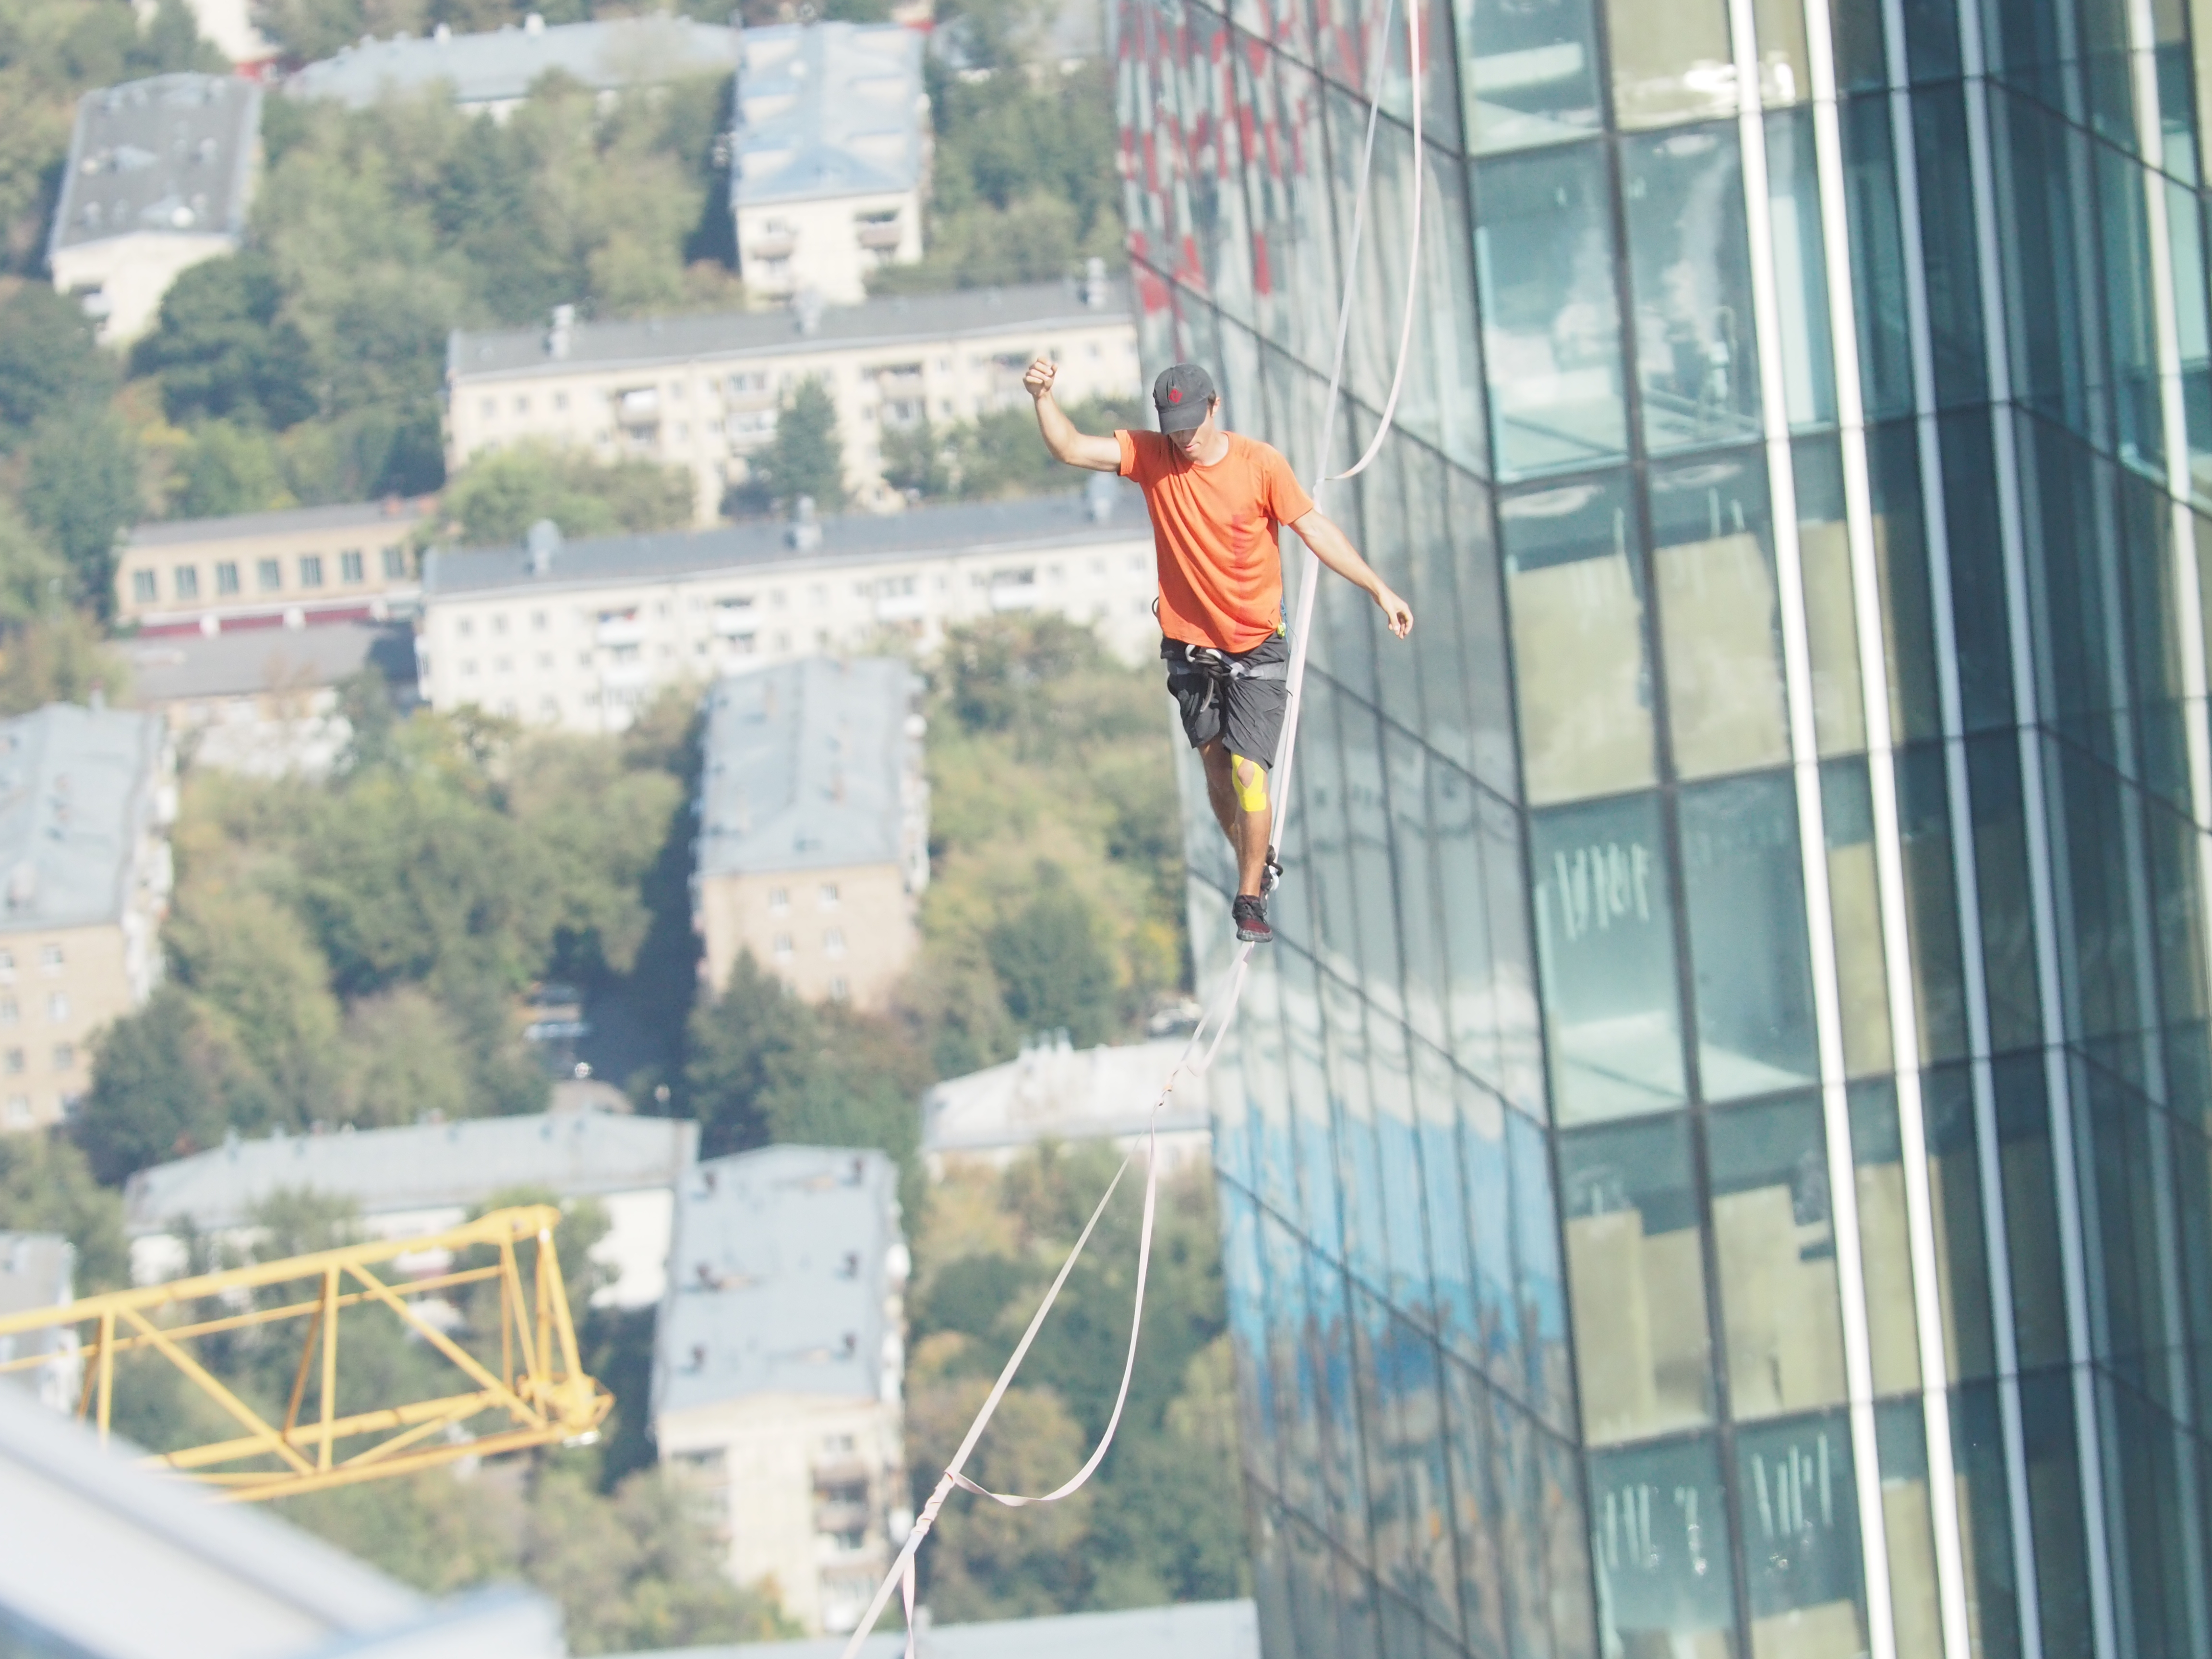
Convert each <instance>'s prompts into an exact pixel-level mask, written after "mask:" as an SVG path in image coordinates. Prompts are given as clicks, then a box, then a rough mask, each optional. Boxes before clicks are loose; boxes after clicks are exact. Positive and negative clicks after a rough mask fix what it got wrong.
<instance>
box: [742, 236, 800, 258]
mask: <svg viewBox="0 0 2212 1659" xmlns="http://www.w3.org/2000/svg"><path fill="white" fill-rule="evenodd" d="M798 246H799V234H798V233H797V232H796V231H789V230H763V231H757V232H756V233H755V234H753V236H752V237H751V238H750V240H748V241H747V242H746V243H745V253H744V257H745V258H746V259H747V260H748V261H750V260H753V259H788V258H791V256H792V254H793V252H796V251H797V249H798Z"/></svg>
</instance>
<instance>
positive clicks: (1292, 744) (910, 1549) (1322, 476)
mask: <svg viewBox="0 0 2212 1659" xmlns="http://www.w3.org/2000/svg"><path fill="white" fill-rule="evenodd" d="M1396 4H1397V0H1386V4H1385V7H1384V9H1383V18H1382V22H1381V26H1380V27H1379V28H1378V30H1377V31H1376V44H1375V46H1374V47H1373V49H1372V50H1371V54H1370V55H1371V57H1372V59H1373V62H1374V64H1375V76H1374V89H1373V93H1372V95H1371V96H1370V99H1369V100H1368V109H1367V135H1366V142H1365V143H1364V146H1363V148H1362V150H1361V154H1360V160H1359V188H1358V193H1357V196H1356V197H1355V198H1354V204H1353V209H1352V241H1351V246H1350V251H1349V255H1348V257H1347V258H1346V264H1345V286H1344V302H1343V306H1342V308H1341V310H1340V313H1339V314H1338V318H1337V326H1336V353H1335V361H1334V363H1333V364H1332V365H1331V368H1330V370H1329V380H1328V404H1327V405H1326V408H1325V410H1324V411H1323V414H1322V430H1321V442H1320V445H1319V447H1318V448H1317V449H1316V453H1315V458H1314V465H1313V469H1312V473H1311V476H1312V477H1314V479H1315V480H1316V495H1318V494H1319V490H1320V486H1322V485H1323V484H1326V483H1334V482H1340V481H1342V480H1344V479H1347V478H1354V477H1358V475H1359V474H1360V473H1362V472H1364V471H1366V469H1367V465H1368V463H1369V462H1370V461H1372V460H1373V459H1375V457H1376V455H1377V454H1378V453H1381V451H1382V447H1383V440H1384V439H1385V438H1387V437H1388V436H1389V434H1390V428H1391V424H1392V422H1393V421H1394V420H1395V417H1396V416H1397V411H1398V398H1399V394H1400V393H1401V392H1402V391H1403V390H1404V389H1405V384H1406V363H1407V358H1408V357H1409V356H1410V355H1411V347H1412V343H1413V315H1414V313H1413V301H1414V296H1415V294H1416V292H1417V291H1418V289H1419V275H1420V250H1421V196H1422V179H1423V174H1424V172H1425V168H1424V165H1423V161H1424V151H1423V149H1422V143H1421V91H1422V88H1421V78H1422V70H1421V29H1420V9H1419V8H1420V0H1407V10H1406V47H1407V65H1408V68H1409V70H1410V73H1411V78H1412V84H1413V211H1412V216H1411V218H1412V223H1411V227H1410V230H1409V235H1408V240H1407V251H1406V301H1405V313H1404V317H1403V319H1402V320H1401V323H1400V325H1399V331H1398V365H1397V368H1396V370H1395V373H1394V374H1393V375H1392V376H1391V380H1390V395H1389V398H1388V400H1387V401H1386V402H1385V403H1384V404H1383V414H1382V418H1381V419H1380V420H1379V421H1378V422H1376V428H1375V436H1374V438H1373V440H1372V441H1370V443H1369V444H1368V446H1367V449H1366V453H1364V454H1362V455H1361V456H1360V458H1359V459H1358V460H1357V461H1355V462H1353V463H1352V465H1351V466H1350V467H1348V468H1346V470H1345V471H1342V472H1340V473H1338V474H1336V475H1335V477H1334V478H1333V479H1332V478H1330V477H1328V476H1327V475H1326V473H1325V471H1324V469H1325V468H1326V467H1327V465H1328V453H1329V448H1330V446H1331V444H1332V443H1333V441H1334V437H1335V431H1336V410H1337V403H1338V398H1339V394H1340V392H1341V389H1342V386H1343V383H1344V359H1345V352H1346V345H1347V343H1348V341H1349V338H1350V335H1351V329H1352V299H1353V296H1354V295H1355V293H1356V292H1357V289H1358V268H1359V247H1360V241H1361V238H1362V235H1363V234H1364V229H1365V224H1366V216H1367V189H1368V184H1369V181H1370V179H1371V178H1372V176H1373V168H1374V161H1375V134H1376V124H1377V121H1378V119H1379V118H1380V116H1381V114H1382V110H1383V72H1384V70H1385V69H1386V68H1387V64H1386V61H1385V53H1384V52H1383V42H1386V41H1387V40H1389V28H1390V22H1391V19H1392V17H1393V15H1395V9H1396ZM1301 572H1302V575H1301V580H1300V583H1299V593H1298V617H1297V627H1296V628H1295V629H1293V630H1292V642H1291V662H1290V669H1289V693H1290V695H1289V700H1288V703H1287V706H1286V707H1285V710H1284V717H1283V734H1282V737H1281V739H1280V740H1279V743H1278V745H1277V748H1276V752H1275V775H1276V787H1275V791H1274V793H1275V799H1276V800H1277V802H1278V805H1277V808H1276V819H1275V825H1274V829H1275V844H1276V846H1277V847H1280V846H1282V845H1283V844H1284V838H1283V835H1282V826H1283V824H1284V823H1285V822H1286V821H1287V819H1288V817H1289V816H1290V802H1291V795H1290V776H1291V765H1292V763H1293V762H1294V760H1295V759H1296V757H1297V732H1298V714H1299V707H1300V703H1301V702H1302V693H1303V691H1304V684H1305V669H1306V647H1307V641H1308V640H1309V639H1310V636H1311V634H1312V629H1313V611H1314V596H1315V594H1316V592H1317V590H1318V589H1319V587H1320V585H1321V584H1320V573H1321V561H1320V560H1319V558H1317V557H1316V556H1315V554H1314V552H1313V550H1311V549H1310V548H1309V549H1308V550H1307V551H1306V556H1305V558H1304V562H1303V563H1302V565H1301ZM1270 857H1271V858H1272V857H1273V853H1272V851H1271V853H1270ZM1252 948H1253V947H1252V946H1251V945H1239V946H1238V947H1237V953H1236V955H1235V956H1234V957H1232V958H1231V963H1230V969H1229V972H1228V974H1227V975H1226V976H1225V978H1224V979H1223V981H1222V982H1221V986H1220V988H1219V989H1218V991H1217V992H1216V993H1215V994H1214V1000H1213V1006H1212V1007H1211V1008H1209V1009H1208V1010H1207V1011H1206V1014H1205V1016H1204V1018H1201V1019H1200V1021H1199V1023H1198V1024H1197V1026H1196V1027H1195V1028H1194V1030H1192V1032H1191V1034H1190V1039H1189V1041H1188V1042H1185V1043H1184V1044H1183V1048H1182V1054H1179V1055H1178V1056H1177V1057H1176V1063H1175V1064H1174V1066H1171V1067H1170V1068H1169V1071H1168V1076H1167V1081H1166V1082H1165V1083H1164V1084H1163V1085H1161V1087H1160V1092H1159V1097H1158V1099H1157V1100H1155V1101H1154V1102H1153V1103H1152V1115H1151V1117H1150V1118H1149V1119H1148V1120H1147V1121H1146V1129H1145V1209H1144V1220H1143V1225H1142V1227H1141V1229H1140V1231H1139V1234H1138V1242H1137V1284H1136V1291H1135V1297H1134V1305H1133V1307H1132V1309H1131V1311H1130V1315H1129V1348H1128V1353H1127V1357H1126V1358H1124V1359H1123V1360H1122V1363H1121V1388H1120V1389H1119V1391H1118V1392H1116V1394H1115V1396H1114V1410H1113V1413H1112V1415H1111V1416H1110V1417H1109V1418H1108V1419H1107V1422H1106V1431H1105V1432H1104V1433H1103V1434H1102V1435H1101V1436H1100V1437H1099V1438H1098V1444H1097V1449H1095V1450H1093V1451H1092V1452H1091V1455H1090V1457H1089V1458H1088V1459H1087V1460H1085V1463H1084V1465H1083V1467H1082V1468H1079V1469H1078V1470H1077V1471H1076V1472H1075V1473H1074V1474H1073V1475H1071V1476H1069V1477H1068V1479H1067V1480H1065V1481H1063V1482H1062V1483H1061V1484H1060V1486H1056V1487H1054V1489H1053V1490H1052V1491H1050V1492H1045V1493H1043V1494H1042V1495H1041V1496H1039V1497H1035V1498H1028V1497H1023V1496H1020V1495H1018V1494H1016V1493H1011V1492H993V1491H992V1490H991V1489H990V1488H989V1487H987V1486H982V1485H981V1484H979V1483H978V1482H976V1481H974V1480H969V1478H968V1477H967V1476H966V1475H965V1474H962V1473H961V1471H962V1469H963V1468H965V1467H966V1465H967V1462H968V1459H969V1455H970V1454H972V1453H973V1452H974V1451H975V1446H976V1443H977V1442H978V1441H980V1440H981V1439H982V1437H983V1431H984V1430H985V1429H986V1428H987V1427H988V1426H989V1425H990V1422H991V1419H992V1416H993V1415H994V1413H996V1412H997V1411H998V1409H999V1402H1000V1401H1001V1400H1003V1399H1004V1398H1006V1390H1007V1389H1009V1388H1010V1387H1012V1384H1013V1381H1014V1377H1015V1375H1016V1374H1017V1373H1018V1371H1019V1370H1021V1368H1022V1361H1023V1360H1024V1359H1025V1358H1028V1356H1029V1351H1030V1344H1031V1343H1032V1342H1034V1341H1035V1340H1036V1334H1037V1333H1038V1332H1039V1331H1040V1330H1042V1328H1044V1322H1045V1317H1046V1316H1047V1315H1048V1314H1049V1313H1051V1311H1052V1308H1053V1304H1054V1302H1056V1301H1058V1300H1059V1299H1060V1288H1061V1286H1063V1285H1066V1283H1067V1276H1068V1274H1069V1273H1072V1272H1073V1271H1074V1268H1075V1264H1076V1261H1077V1260H1078V1259H1079V1257H1080V1256H1081V1255H1083V1248H1084V1246H1085V1245H1086V1244H1088V1243H1090V1242H1091V1233H1092V1232H1093V1231H1096V1229H1097V1225H1098V1222H1099V1219H1100V1218H1101V1217H1103V1215H1104V1214H1105V1213H1106V1206H1107V1205H1108V1204H1109V1202H1111V1201H1112V1200H1113V1197H1114V1194H1115V1193H1116V1192H1117V1191H1119V1190H1120V1188H1121V1177H1122V1176H1125V1175H1127V1173H1128V1172H1129V1165H1130V1164H1131V1162H1132V1161H1133V1159H1134V1158H1135V1157H1136V1154H1135V1153H1134V1152H1131V1153H1130V1154H1129V1155H1128V1156H1127V1157H1126V1158H1123V1159H1122V1160H1121V1167H1120V1168H1119V1169H1117V1170H1115V1171H1114V1178H1113V1180H1111V1181H1110V1182H1107V1184H1106V1190H1105V1192H1104V1193H1103V1194H1102V1195H1101V1196H1100V1198H1099V1200H1098V1203H1097V1207H1096V1208H1095V1209H1093V1210H1092V1211H1091V1218H1090V1220H1088V1221H1086V1222H1085V1223H1084V1225H1083V1231H1082V1232H1081V1233H1080V1234H1079V1235H1078V1237H1077V1238H1076V1241H1075V1244H1074V1248H1073V1249H1070V1250H1069V1251H1068V1253H1067V1259H1066V1261H1063V1262H1061V1263H1060V1272H1059V1273H1057V1274H1055V1275H1054V1278H1053V1281H1052V1285H1051V1287H1050V1288H1049V1289H1048V1290H1047V1291H1045V1294H1044V1299H1043V1301H1042V1302H1041V1303H1039V1304H1037V1310H1036V1313H1035V1314H1034V1315H1033V1316H1031V1317H1030V1322H1029V1328H1028V1329H1026V1330H1024V1332H1023V1333H1022V1340H1020V1341H1019V1342H1018V1343H1017V1344H1015V1346H1014V1351H1013V1352H1012V1354H1010V1355H1008V1356H1007V1358H1006V1366H1005V1368H1004V1369H1003V1370H1000V1373H999V1380H998V1381H997V1382H996V1383H993V1384H992V1386H991V1392H990V1394H989V1395H988V1396H987V1397H986V1399H985V1400H984V1401H983V1405H982V1409H981V1410H980V1411H978V1412H977V1413H975V1421H974V1422H972V1423H970V1424H969V1425H968V1433H967V1436H966V1437H964V1438H963V1440H962V1441H961V1443H960V1449H959V1450H957V1452H955V1453H954V1454H953V1455H952V1460H951V1462H949V1463H947V1464H946V1465H945V1473H944V1474H943V1475H941V1476H940V1477H939V1480H938V1482H937V1485H936V1486H935V1487H934V1488H933V1490H932V1491H931V1492H930V1494H929V1501H928V1502H927V1503H926V1504H923V1505H922V1506H921V1514H919V1515H917V1516H915V1519H914V1524H913V1525H912V1526H911V1527H909V1528H908V1530H907V1535H906V1538H905V1540H904V1541H902V1543H901V1545H900V1547H899V1553H898V1556H897V1559H895V1560H894V1561H893V1562H892V1563H891V1565H890V1571H887V1572H886V1573H885V1574H884V1580H883V1583H880V1584H878V1586H877V1587H876V1593H875V1596H874V1598H873V1599H872V1601H870V1602H869V1603H868V1609H867V1611H866V1613H864V1614H862V1615H861V1618H860V1623H859V1624H858V1625H856V1626H854V1630H853V1635H852V1639H851V1640H850V1641H849V1642H848V1643H847V1644H845V1652H844V1656H843V1659H858V1655H859V1653H860V1644H862V1643H863V1642H865V1641H866V1640H867V1638H868V1636H869V1633H870V1632H872V1631H873V1630H874V1629H875V1627H876V1621H877V1620H878V1619H880V1618H881V1617H882V1616H883V1612H884V1606H885V1605H886V1604H887V1603H888V1602H889V1601H890V1597H891V1594H892V1592H893V1591H894V1590H896V1591H897V1592H898V1594H899V1596H900V1600H901V1602H902V1606H903V1607H904V1608H905V1611H906V1659H915V1647H914V1638H915V1630H914V1613H915V1572H914V1562H915V1553H916V1552H917V1551H919V1550H920V1549H921V1541H922V1540H923V1539H925V1538H927V1536H928V1535H929V1531H930V1528H932V1527H933V1526H935V1525H936V1524H937V1517H938V1516H939V1514H940V1513H941V1512H942V1511H943V1510H944V1508H945V1499H946V1498H950V1497H951V1495H952V1491H953V1488H955V1487H956V1486H957V1487H958V1488H960V1489H961V1490H962V1491H964V1492H973V1493H974V1494H975V1496H977V1497H978V1498H988V1499H990V1500H991V1501H992V1502H993V1503H994V1504H1004V1505H1006V1507H1007V1508H1008V1509H1024V1508H1027V1507H1028V1506H1030V1504H1051V1503H1056V1502H1058V1501H1059V1500H1060V1498H1066V1497H1067V1496H1069V1495H1070V1494H1071V1493H1073V1492H1076V1491H1077V1490H1078V1489H1079V1488H1080V1487H1081V1486H1083V1485H1084V1483H1085V1482H1086V1481H1088V1480H1090V1479H1091V1476H1092V1475H1093V1474H1096V1473H1097V1469H1098V1466H1099V1464H1100V1463H1101V1462H1103V1461H1104V1459H1105V1456H1106V1452H1107V1449H1108V1448H1109V1447H1110V1446H1112V1444H1113V1443H1114V1436H1115V1431H1116V1430H1118V1429H1119V1428H1120V1427H1121V1413H1122V1409H1123V1408H1124V1407H1126V1406H1127V1404H1128V1401H1129V1383H1130V1379H1131V1377H1132V1376H1134V1375H1135V1372H1136V1368H1137V1333H1138V1329H1139V1327H1140V1326H1141V1325H1142V1323H1143V1321H1144V1313H1145V1282H1146V1277H1147V1275H1148V1273H1150V1270H1151V1267H1152V1222H1153V1218H1154V1216H1155V1215H1156V1214H1157V1212H1158V1197H1159V1120H1160V1112H1161V1109H1163V1108H1164V1107H1165V1106H1166V1105H1167V1103H1168V1099H1169V1097H1170V1096H1171V1095H1173V1094H1174V1092H1175V1087H1176V1082H1177V1081H1178V1080H1179V1079H1182V1078H1184V1077H1202V1076H1204V1075H1205V1074H1206V1072H1208V1071H1209V1070H1211V1069H1212V1065H1213V1060H1214V1057H1215V1056H1216V1055H1217V1054H1219V1053H1220V1052H1221V1042H1222V1039H1223V1038H1224V1037H1225V1036H1228V1034H1229V1028H1230V1025H1231V1023H1232V1022H1233V1021H1234V1020H1235V1019H1236V1017H1237V1005H1238V1003H1239V1002H1240V1001H1241V1000H1243V994H1244V980H1245V973H1246V970H1247V969H1248V968H1249V966H1250V965H1251V960H1252ZM1209 1026H1211V1027H1212V1039H1211V1041H1209V1042H1207V1043H1206V1052H1205V1054H1204V1055H1203V1057H1202V1058H1200V1059H1198V1060H1195V1061H1194V1060H1193V1059H1192V1056H1193V1054H1194V1052H1195V1051H1196V1050H1197V1048H1198V1047H1199V1042H1200V1039H1201V1038H1203V1037H1205V1036H1206V1035H1207V1028H1208V1027H1209Z"/></svg>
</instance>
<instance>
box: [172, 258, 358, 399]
mask: <svg viewBox="0 0 2212 1659" xmlns="http://www.w3.org/2000/svg"><path fill="white" fill-rule="evenodd" d="M283 297H284V296H283V286H282V284H281V283H279V281H278V279H277V271H276V262H275V261H274V260H272V259H271V258H270V257H269V255H268V254H267V253H266V252H262V251H260V250H258V249H249V250H247V251H246V252H242V253H238V254H234V255H233V256H231V257H230V258H226V259H210V260H207V261H205V262H204V263H203V264H197V265H194V266H192V267H191V268H190V269H189V270H185V272H183V273H182V274H181V275H180V276H178V278H177V280H176V281H175V282H174V283H171V284H170V286H169V291H168V293H167V294H166V295H163V296H162V300H161V325H160V326H159V327H158V328H157V329H156V330H155V331H154V332H153V333H151V334H149V335H148V336H147V337H145V338H144V339H143V340H141V341H140V342H139V343H138V346H137V350H136V351H135V352H134V354H133V360H134V365H135V367H136V368H137V372H138V373H139V374H155V375H158V376H160V377H161V403H162V406H163V408H165V409H166V410H167V411H168V416H169V418H170V419H171V420H172V421H174V422H178V423H179V424H180V425H181V424H185V423H187V422H194V421H206V420H226V419H229V420H237V421H239V422H243V423H245V424H247V425H252V426H264V427H269V428H274V429H282V428H285V427H289V426H291V425H294V424H295V423H296V422H301V421H304V420H306V419H307V417H308V416H311V415H313V413H314V412H315V395H314V390H313V377H314V365H313V361H312V359H311V357H310V355H309V353H308V349H307V339H306V337H304V336H303V335H302V334H301V332H300V331H299V330H298V329H297V328H295V327H294V326H293V325H291V324H290V323H289V322H288V321H285V320H283V319H282V318H281V317H280V316H279V314H278V313H279V310H280V307H282V306H283Z"/></svg>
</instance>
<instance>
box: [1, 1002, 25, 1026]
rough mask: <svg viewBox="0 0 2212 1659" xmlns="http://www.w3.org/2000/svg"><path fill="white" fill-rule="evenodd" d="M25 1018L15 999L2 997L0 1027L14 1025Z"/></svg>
mask: <svg viewBox="0 0 2212 1659" xmlns="http://www.w3.org/2000/svg"><path fill="white" fill-rule="evenodd" d="M22 1017H23V1012H22V1010H21V1008H19V1007H17V1006H16V1005H15V998H13V997H0V1025H13V1024H15V1023H16V1022H17V1021H18V1020H20V1019H21V1018H22Z"/></svg>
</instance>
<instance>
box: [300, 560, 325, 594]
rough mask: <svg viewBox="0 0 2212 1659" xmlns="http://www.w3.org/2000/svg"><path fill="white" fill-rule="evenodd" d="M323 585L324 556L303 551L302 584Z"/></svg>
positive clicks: (301, 563)
mask: <svg viewBox="0 0 2212 1659" xmlns="http://www.w3.org/2000/svg"><path fill="white" fill-rule="evenodd" d="M322 585H323V556H322V555H321V554H319V553H302V554H301V556H300V586H302V587H320V586H322Z"/></svg>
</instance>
